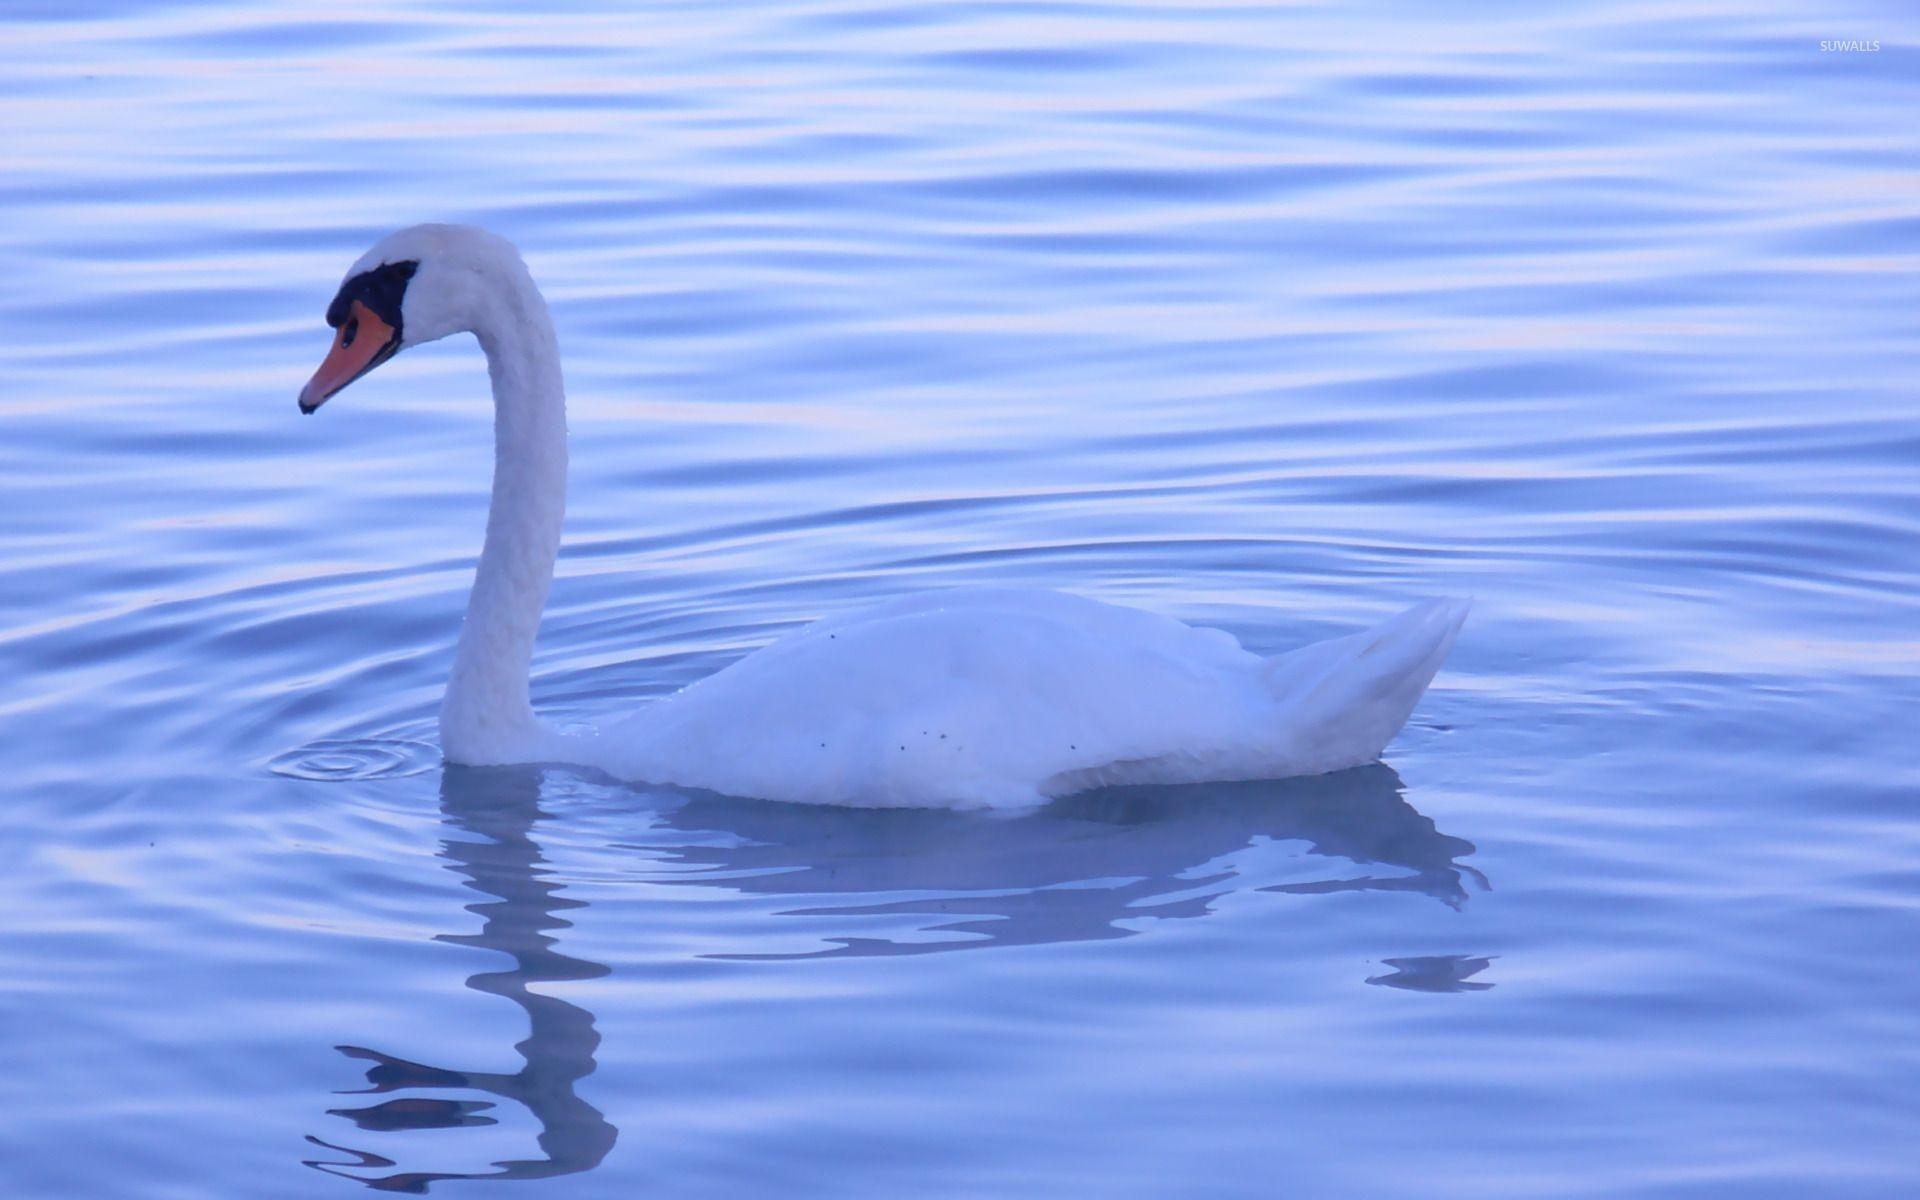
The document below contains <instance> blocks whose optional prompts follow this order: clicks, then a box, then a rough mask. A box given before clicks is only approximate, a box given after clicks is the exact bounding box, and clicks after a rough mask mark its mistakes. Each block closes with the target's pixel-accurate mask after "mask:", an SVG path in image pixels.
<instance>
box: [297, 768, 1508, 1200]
mask: <svg viewBox="0 0 1920 1200" xmlns="http://www.w3.org/2000/svg"><path fill="white" fill-rule="evenodd" d="M543 782H544V783H545V784H546V785H547V786H548V787H549V788H550V789H551V791H550V793H549V794H550V796H551V795H552V794H553V793H554V792H560V791H567V792H579V791H581V789H582V788H583V787H584V788H585V794H586V795H588V796H590V797H591V796H593V795H595V794H598V796H599V799H598V800H597V801H595V800H590V801H589V803H590V804H591V805H593V806H594V811H587V812H579V813H577V814H575V815H576V817H577V818H578V819H577V821H576V824H580V823H584V824H585V825H586V826H588V827H591V825H592V824H593V823H594V822H595V821H608V820H611V821H613V823H614V824H615V827H618V828H623V829H625V830H632V829H634V828H636V827H641V828H643V830H644V831H643V832H642V833H640V834H639V835H638V836H635V837H633V839H632V840H631V841H629V842H627V843H625V844H621V843H614V844H611V845H609V844H608V842H607V840H606V839H590V842H591V845H590V847H589V849H588V850H587V852H588V853H590V854H593V855H595V856H604V855H606V854H608V853H609V852H611V853H613V854H616V855H619V856H621V857H622V858H623V859H624V860H625V861H624V862H623V864H622V865H623V867H624V868H625V870H626V871H628V872H630V873H631V874H633V875H635V876H637V877H638V878H639V879H640V880H642V881H644V883H646V884H648V885H653V886H667V887H701V888H718V889H723V890H726V891H728V892H731V893H733V894H735V895H737V896H740V897H743V898H749V899H751V898H755V897H763V898H767V899H770V900H771V901H772V902H773V903H774V904H775V905H777V906H779V907H776V908H775V909H774V911H775V912H777V913H779V914H780V915H782V916H791V917H794V918H799V919H804V920H805V921H806V922H809V923H810V925H809V926H803V925H801V924H800V923H798V922H796V924H795V926H794V927H792V929H790V930H774V929H772V928H770V927H769V925H768V924H767V922H764V921H748V922H744V923H742V922H738V921H734V922H729V923H727V928H728V931H729V933H731V932H733V931H735V930H738V931H740V932H741V933H742V935H743V936H745V937H747V938H748V939H750V940H749V941H748V942H747V943H746V944H745V945H744V946H743V947H740V948H738V949H735V948H726V949H724V950H718V949H716V951H714V952H712V953H710V954H709V955H708V957H711V958H727V959H761V960H765V959H810V958H825V957H837V956H849V955H904V954H925V953H931V952H939V951H950V950H963V949H979V948H983V947H990V946H1011V945H1036V944H1047V943H1057V942H1070V941H1089V940H1095V939H1104V938H1118V937H1125V936H1128V935H1130V934H1132V933H1135V932H1138V929H1137V928H1134V927H1133V925H1134V924H1135V923H1137V922H1139V921H1140V920H1141V919H1142V918H1167V917H1197V916H1201V915H1204V914H1206V913H1207V912H1208V911H1210V910H1211V908H1212V905H1213V902H1214V901H1215V900H1216V899H1218V898H1219V897H1221V896H1223V895H1226V894H1228V893H1230V892H1235V891H1263V892H1275V893H1292V894H1316V893H1327V892H1336V891H1378V892H1405V893H1413V894H1416V895H1425V896H1429V897H1432V898H1433V899H1436V900H1439V901H1441V902H1442V903H1444V904H1447V905H1450V906H1453V907H1458V906H1459V905H1461V904H1462V903H1464V902H1465V900H1466V896H1467V892H1466V888H1465V885H1464V881H1466V880H1469V879H1470V880H1472V881H1473V882H1474V883H1476V884H1477V885H1478V886H1480V887H1485V886H1486V881H1485V879H1484V877H1482V876H1481V875H1480V874H1479V872H1478V871H1476V870H1474V869H1473V868H1472V867H1470V866H1466V865H1464V864H1462V863H1460V862H1459V861H1458V860H1459V859H1461V858H1462V857H1464V856H1466V855H1469V854H1471V853H1472V852H1473V849H1474V847H1473V844H1472V843H1471V842H1468V841H1465V840H1463V839H1461V838H1457V837H1452V836H1450V835H1448V834H1444V833H1441V832H1440V831H1439V830H1438V829H1437V828H1435V826H1434V823H1433V822H1432V821H1431V820H1429V819H1428V818H1427V817H1425V816H1422V815H1421V814H1420V813H1419V812H1418V811H1417V810H1415V809H1414V808H1413V806H1412V805H1410V804H1408V803H1407V802H1406V800H1405V798H1404V797H1403V795H1402V788H1401V783H1400V779H1399V777H1398V776H1397V775H1395V774H1394V772H1393V771H1392V770H1391V769H1390V768H1387V767H1385V766H1372V767H1365V768H1361V769H1358V770H1352V771H1344V772H1341V773H1339V774H1335V775H1326V776H1318V777H1314V778H1307V779H1293V780H1285V781H1279V782H1266V783H1242V784H1213V785H1198V786H1196V785H1188V786H1181V787H1135V788H1113V789H1106V790H1103V791H1095V792H1087V793H1082V794H1080V795H1077V796H1071V797H1067V798H1064V799H1061V800H1058V801H1055V802H1054V803H1052V804H1050V805H1048V806H1047V807H1045V808H1043V809H1041V810H1039V811H1037V812H1031V813H1026V814H1023V815H1019V816H1012V817H996V816H984V815H981V814H978V813H955V812H945V811H937V810H919V809H878V810H876V809H848V808H832V807H813V806H807V805H794V804H777V803H769V802H764V801H752V800H738V799H729V798H724V797H718V796H711V795H694V796H687V795H680V794H668V795H662V794H657V793H649V794H647V795H639V796H637V795H636V794H635V793H634V792H632V791H631V790H628V789H624V788H619V787H617V786H615V787H611V788H609V789H604V790H601V789H598V786H597V785H592V784H586V783H585V782H584V781H583V780H582V779H581V778H580V777H579V776H578V775H575V774H573V773H571V772H564V773H560V772H557V773H555V774H554V775H553V776H552V777H550V778H545V777H543V773H542V772H541V771H540V770H539V769H537V768H494V769H463V768H457V767H453V768H448V769H447V770H446V771H445V773H444V774H443V776H442V779H441V785H440V806H441V812H442V814H443V817H444V819H445V821H446V828H447V832H448V834H449V835H450V836H448V837H446V838H444V839H443V840H442V841H441V844H440V851H439V854H440V857H441V859H442V860H444V862H445V864H446V865H447V867H448V868H449V869H451V870H452V871H454V872H456V873H457V874H459V875H460V876H461V877H462V878H463V879H464V880H466V881H467V883H468V884H469V886H471V887H472V888H473V890H475V891H477V892H479V893H481V894H482V895H483V896H484V897H486V899H484V900H482V901H480V902H478V903H474V904H471V905H468V906H467V908H468V911H469V912H472V913H474V914H477V915H478V916H480V917H481V918H482V925H481V928H480V931H479V932H478V933H475V934H470V935H449V934H442V935H439V940H441V941H446V942H451V943H454V944H457V945H463V946H476V947H480V948H483V949H488V950H496V951H500V952H501V953H503V954H505V955H507V956H508V957H509V958H510V959H511V960H512V965H511V967H510V968H509V969H506V970H498V971H486V972H482V973H480V974H477V975H474V976H472V977H471V978H469V979H468V980H467V986H468V987H470V988H473V989H475V990H476V991H481V992H485V993H487V994H489V995H495V996H499V997H502V998H503V999H506V1000H509V1001H511V1002H512V1003H513V1004H515V1005H517V1006H519V1007H520V1008H521V1009H522V1010H524V1011H525V1013H526V1015H527V1019H528V1024H529V1028H530V1032H529V1034H528V1036H527V1038H526V1040H525V1041H523V1042H521V1043H519V1044H518V1046H517V1047H516V1049H517V1050H518V1051H519V1052H520V1054H521V1056H522V1058H523V1059H524V1065H523V1066H522V1067H521V1069H520V1070H518V1071H516V1072H514V1073H512V1074H504V1073H495V1072H484V1071H469V1070H460V1069H453V1068H446V1067H438V1066H430V1065H427V1064H425V1063H420V1062H414V1061H410V1060H408V1059H405V1058H400V1057H397V1056H395V1055H393V1054H389V1053H385V1052H383V1051H380V1050H375V1049H370V1048H367V1047H362V1046H342V1047H340V1050H341V1051H342V1052H343V1053H345V1054H346V1055H348V1056H349V1057H352V1058H355V1059H359V1060H362V1061H364V1062H366V1063H368V1064H369V1066H368V1067H367V1069H366V1076H367V1082H368V1084H369V1086H368V1087H367V1088H365V1089H362V1093H361V1094H369V1093H370V1094H376V1095H383V1096H384V1095H387V1094H388V1093H395V1092H403V1091H404V1092H406V1093H407V1094H405V1095H398V1096H393V1097H392V1098H389V1099H385V1100H383V1101H381V1102H378V1103H371V1104H365V1105H359V1106H351V1107H339V1108H334V1109H330V1110H329V1112H330V1114H331V1115H333V1116H336V1117H339V1118H341V1119H344V1120H346V1121H349V1122H351V1123H352V1124H353V1125H354V1126H356V1127H357V1128H358V1129H359V1130H360V1131H362V1132H365V1133H371V1134H375V1135H392V1134H396V1133H403V1132H409V1131H422V1130H427V1131H446V1130H463V1129H469V1128H472V1127H479V1126H491V1125H495V1124H496V1123H498V1118H497V1117H496V1116H495V1115H494V1114H495V1113H496V1112H498V1111H501V1110H499V1109H498V1105H499V1104H500V1103H501V1102H507V1103H511V1104H514V1105H518V1106H520V1107H521V1108H523V1109H524V1110H525V1111H526V1112H527V1113H528V1114H530V1115H531V1116H532V1118H533V1119H534V1120H535V1121H536V1122H537V1123H538V1125H539V1130H540V1132H539V1135H538V1138H539V1146H540V1151H541V1156H540V1157H537V1158H526V1159H516V1160H510V1161H503V1162H494V1163H492V1164H491V1165H490V1166H489V1167H488V1168H486V1169H482V1170H476V1171H467V1172H461V1171H448V1170H438V1171H428V1170H399V1169H395V1168H396V1167H397V1163H396V1161H395V1160H394V1159H392V1158H390V1157H387V1156H385V1155H381V1154H376V1153H374V1152H372V1151H370V1150H365V1149H355V1148H351V1147H349V1146H347V1145H345V1144H341V1142H340V1141H336V1140H331V1139H321V1138H318V1137H311V1138H310V1139H309V1140H310V1141H312V1142H313V1143H314V1144H315V1145H318V1146H322V1147H325V1148H326V1149H328V1150H330V1151H333V1152H335V1153H336V1154H338V1155H340V1156H343V1157H341V1158H339V1159H337V1160H330V1161H321V1160H314V1161H310V1162H309V1163H308V1165H309V1166H312V1167H314V1168H316V1169H318V1170H322V1171H327V1172H329V1173H332V1174H335V1175H340V1176H342V1177H344V1178H348V1179H353V1180H356V1181H357V1182H360V1183H363V1184H365V1185H367V1186H368V1187H370V1188H373V1189H376V1190H379V1191H387V1192H403V1193H416V1194H417V1193H423V1192H425V1191H427V1189H428V1187H429V1186H430V1185H431V1184H432V1183H434V1182H436V1181H439V1180H445V1179H538V1178H547V1177H551V1176H557V1175H567V1174H573V1173H577V1172H581V1171H586V1170H590V1169H592V1168H593V1167H594V1166H596V1165H597V1164H598V1163H599V1162H600V1161H601V1160H602V1159H603V1158H604V1157H605V1156H606V1155H607V1153H608V1151H609V1150H610V1149H611V1148H612V1146H613V1143H614V1139H615V1138H616V1136H617V1131H616V1129H615V1128H614V1126H613V1125H612V1124H610V1123H609V1122H608V1121H607V1119H606V1118H605V1117H604V1116H602V1115H601V1113H600V1111H599V1110H598V1109H596V1108H594V1107H593V1105H591V1104H589V1103H587V1102H586V1101H585V1100H584V1099H582V1098H581V1097H580V1096H579V1095H577V1094H576V1092H575V1086H576V1084H577V1083H578V1082H579V1081H580V1080H581V1079H583V1078H585V1077H586V1076H587V1075H589V1074H591V1073H592V1071H593V1070H594V1058H593V1055H594V1051H595V1050H596V1049H597V1047H598V1045H599V1040H600V1039H599V1034H598V1033H596V1032H595V1030H594V1018H593V1015H592V1014H591V1013H589V1012H588V1011H586V1010H585V1009H583V1008H581V1007H580V1006H578V1005H577V1004H573V1003H569V1002H568V1001H565V1000H561V999H558V998H556V997H554V996H550V995H545V994H542V993H540V992H537V991H534V990H533V989H532V987H531V986H530V985H534V984H542V983H551V982H559V981H568V980H584V979H593V978H597V977H599V976H602V975H605V974H606V973H607V968H606V967H604V966H602V965H600V964H598V963H593V962H588V961H586V960H583V959H579V958H574V957H571V956H569V955H566V954H562V953H560V952H559V951H558V950H556V949H555V948H554V943H555V938H554V937H553V936H551V933H550V931H555V930H562V929H566V928H568V926H569V922H568V921H566V920H565V919H563V918H562V916H561V915H560V914H562V913H564V912H567V911H568V910H571V909H576V908H580V907H582V905H583V902H582V901H579V900H574V899H569V898H566V897H563V896H561V895H560V894H559V891H560V887H561V884H560V883H558V882H556V881H555V880H554V877H553V874H552V872H551V869H550V868H549V867H548V865H547V863H546V861H545V859H544V858H543V857H542V854H541V850H540V847H539V845H538V844H537V843H536V842H535V841H534V839H533V836H532V830H533V827H534V824H535V822H536V821H539V820H542V819H545V818H547V817H548V816H549V813H548V812H547V811H545V810H543V809H542V807H541V790H542V786H543ZM603 805H607V806H612V807H610V808H609V807H601V806H603ZM570 832H571V831H570ZM1303 847H1304V848H1303ZM809 928H811V930H812V933H811V936H809ZM876 929H885V930H886V931H888V933H889V936H876V935H875V934H874V932H873V931H875V930H876ZM855 930H858V931H860V932H854V931H855ZM792 935H798V940H799V942H800V944H801V946H802V948H799V949H788V948H786V947H787V945H788V944H790V943H789V937H790V936H792ZM770 939H771V940H770ZM1382 961H1384V962H1385V963H1386V965H1388V966H1391V967H1394V968H1395V969H1396V972H1397V974H1395V975H1392V976H1383V977H1379V978H1375V979H1371V980H1368V982H1370V983H1379V984H1385V985H1387V986H1394V987H1403V988H1412V989H1416V990H1477V989H1480V988H1484V987H1486V986H1488V985H1486V984H1480V983H1475V982H1469V981H1466V976H1468V975H1471V974H1473V973H1474V971H1477V970H1478V969H1479V968H1480V967H1481V966H1484V965H1485V961H1484V960H1467V959H1460V960H1458V961H1453V960H1449V961H1447V962H1444V963H1442V962H1440V961H1439V960H1415V959H1386V960H1382ZM420 1093H429V1094H425V1095H422V1094H420ZM436 1145H439V1146H441V1147H442V1148H443V1149H444V1147H445V1143H444V1142H442V1143H436Z"/></svg>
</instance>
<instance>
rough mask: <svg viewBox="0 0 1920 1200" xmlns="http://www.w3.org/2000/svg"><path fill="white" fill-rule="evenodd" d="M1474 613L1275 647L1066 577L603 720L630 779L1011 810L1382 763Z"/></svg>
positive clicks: (754, 668) (874, 620) (826, 636)
mask: <svg viewBox="0 0 1920 1200" xmlns="http://www.w3.org/2000/svg"><path fill="white" fill-rule="evenodd" d="M1463 615H1464V610H1463V609H1457V608H1450V607H1447V606H1446V605H1444V604H1442V605H1437V606H1436V605H1429V606H1423V607H1422V608H1419V609H1415V610H1413V611H1412V612H1410V613H1408V614H1405V615H1403V616H1402V617H1399V618H1396V619H1395V620H1394V621H1390V622H1388V623H1387V624H1386V625H1383V626H1381V627H1379V628H1378V629H1375V630H1372V631H1369V632H1368V633H1365V634H1357V635H1354V636H1353V637H1350V638H1340V639H1335V640H1333V641H1330V642H1323V643H1319V644H1317V645H1315V646H1309V647H1305V648H1303V649H1301V650H1298V651H1295V652H1293V653H1292V654H1290V655H1283V656H1281V657H1279V658H1277V659H1261V658H1259V657H1258V656H1256V655H1253V654H1251V653H1249V652H1247V651H1246V650H1244V649H1242V648H1241V647H1240V645H1239V643H1238V642H1237V641H1235V640H1234V638H1233V637H1232V635H1230V634H1227V633H1224V632H1222V631H1220V630H1215V629H1197V628H1194V627H1192V626H1188V625H1184V624H1181V623H1180V622H1178V621H1175V620H1172V619H1171V618H1167V617H1162V616H1157V615H1155V614H1152V613H1147V612H1142V611H1139V610H1137V609H1130V608H1120V607H1116V606H1113V605H1107V604H1100V603H1098V602H1095V601H1091V600H1087V599H1084V598H1082V597H1077V596H1071V595H1066V594H1064V593H1058V592H1039V591H1023V590H1012V589H979V590H973V589H968V590H964V591H958V590H956V591H950V592H936V593H931V594H927V595H921V596H913V597H908V598H904V599H902V600H899V601H893V602H889V603H886V604H882V605H878V606H875V607H872V608H868V609H864V610H861V611H858V612H855V613H851V614H847V615H845V616H837V617H834V618H830V619H827V620H822V621H819V622H816V623H815V624H813V625H810V626H808V627H807V628H805V629H802V630H800V631H798V632H796V633H793V634H789V635H788V636H787V637H785V638H782V639H781V640H779V641H777V642H775V643H774V644H772V645H770V646H768V647H766V648H765V649H763V650H760V651H758V652H756V653H754V654H751V655H749V656H748V657H746V658H744V659H741V660H740V661H738V662H736V663H734V664H733V665H731V666H729V667H727V668H726V669H725V670H723V671H720V672H719V673H717V674H715V675H713V676H711V677H709V678H707V679H704V680H702V681H700V682H698V683H696V684H694V685H692V686H691V687H688V688H686V689H685V690H683V691H681V692H678V693H676V694H674V695H672V696H669V697H667V698H665V699H663V700H660V701H657V702H655V703H654V704H652V705H650V706H649V707H648V708H647V709H645V710H644V711H642V712H641V713H639V714H636V715H635V716H634V717H633V718H630V719H629V720H627V721H625V722H622V723H620V724H619V725H616V726H614V727H612V728H609V729H608V730H606V731H605V732H604V733H603V734H602V735H601V736H600V737H599V738H598V739H597V741H596V743H595V753H594V755H593V757H594V759H595V760H596V765H601V766H603V767H605V768H606V769H608V770H610V771H613V772H614V773H615V774H619V775H623V776H625V777H627V778H632V779H645V780H647V781H650V782H656V783H677V784H683V785H691V786H699V787H705V788H711V789H713V790H715V791H723V792H731V793H734V794H739V795H750V796H762V797H767V798H772V799H786V800H804V801H813V802H830V803H856V804H955V805H968V804H971V805H990V806H1005V805H1015V804H1025V803H1033V802H1035V801H1037V800H1039V799H1041V798H1043V797H1044V796H1046V795H1050V794H1060V793H1064V792H1068V791H1073V790H1077V789H1078V788H1081V787H1087V786H1093V785H1096V784H1103V783H1143V782H1186V781H1198V780H1221V779H1250V778H1263V777H1278V776H1283V775H1289V774H1309V773H1315V772H1319V771H1327V770H1335V769H1339V768H1341V767H1348V766H1355V765H1358V764H1359V763H1363V762H1369V761H1372V759H1373V758H1375V757H1377V756H1378V754H1379V752H1380V750H1381V749H1382V748H1383V747H1384V746H1385V744H1386V742H1387V741H1388V740H1389V739H1390V738H1391V737H1392V736H1393V734H1394V733H1395V732H1397V731H1398V729H1399V727H1400V725H1401V723H1403V722H1404V721H1405V719H1406V715H1407V711H1408V710H1409V709H1410V708H1411V706H1412V704H1413V701H1414V700H1416V699H1417V698H1418V697H1419V694H1420V692H1421V691H1422V690H1424V689H1425V687H1426V684H1427V681H1428V680H1429V679H1431V678H1432V675H1433V672H1434V670H1435V669H1437V668H1438V666H1439V662H1440V660H1441V659H1442V658H1444V657H1445V654H1446V649H1447V647H1448V646H1450V645H1451V644H1452V638H1453V632H1454V631H1455V630H1457V629H1458V627H1459V619H1460V617H1461V616H1463Z"/></svg>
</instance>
